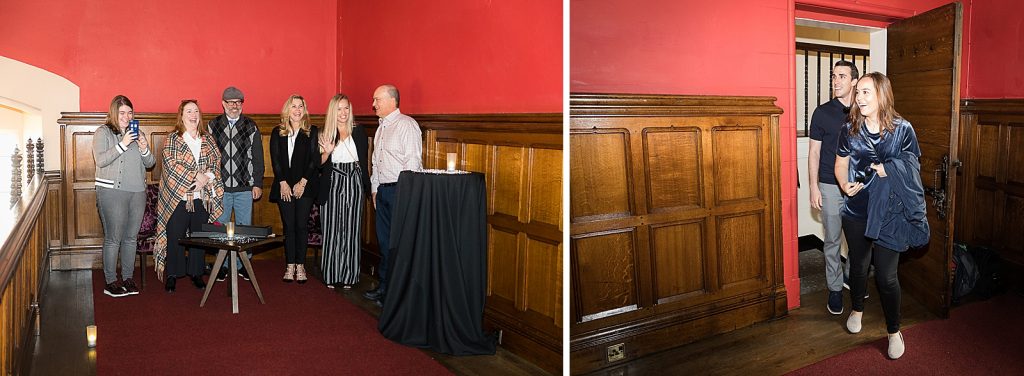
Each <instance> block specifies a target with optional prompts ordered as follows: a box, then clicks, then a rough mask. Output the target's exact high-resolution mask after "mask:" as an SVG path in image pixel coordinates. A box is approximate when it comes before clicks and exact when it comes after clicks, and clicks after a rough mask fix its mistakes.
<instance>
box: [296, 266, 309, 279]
mask: <svg viewBox="0 0 1024 376" xmlns="http://www.w3.org/2000/svg"><path fill="white" fill-rule="evenodd" d="M295 282H298V283H299V284H303V283H306V266H305V265H303V264H297V265H295Z"/></svg>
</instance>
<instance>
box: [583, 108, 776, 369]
mask: <svg viewBox="0 0 1024 376" xmlns="http://www.w3.org/2000/svg"><path fill="white" fill-rule="evenodd" d="M774 100H775V98H771V97H712V96H667V95H619V94H573V95H572V96H571V100H570V111H571V112H570V119H571V121H570V136H569V138H570V143H571V146H570V147H571V150H572V152H571V153H570V157H569V160H570V175H571V178H570V212H569V218H570V223H571V224H570V239H571V240H570V242H571V244H570V247H571V248H570V255H569V263H570V265H569V267H570V270H571V276H570V280H571V286H570V290H571V299H570V301H571V304H570V322H571V323H570V332H571V351H572V354H571V364H572V366H571V368H572V373H581V372H586V371H591V370H594V369H597V368H601V367H605V366H609V365H611V364H613V362H610V361H609V360H608V353H609V352H608V348H609V347H611V346H614V345H617V344H623V345H624V350H625V355H626V356H625V360H629V359H634V358H636V357H639V356H642V355H645V354H649V353H652V352H656V351H660V350H663V349H667V348H671V347H675V346H679V345H683V344H685V343H688V342H692V341H695V340H697V339H700V338H703V337H707V336H710V335H713V334H716V333H721V332H724V331H729V330H733V329H735V328H739V327H743V326H747V325H750V324H752V323H755V322H758V321H763V320H767V319H770V318H774V317H779V316H781V315H784V314H786V312H787V311H786V291H785V286H784V285H783V273H782V245H781V244H782V243H781V223H782V222H781V211H780V210H781V209H780V205H781V199H780V195H779V151H778V148H779V139H778V122H779V114H781V112H782V111H781V109H779V108H778V107H776V106H775V105H774Z"/></svg>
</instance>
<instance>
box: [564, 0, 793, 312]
mask: <svg viewBox="0 0 1024 376" xmlns="http://www.w3.org/2000/svg"><path fill="white" fill-rule="evenodd" d="M570 6H571V7H572V8H571V11H572V21H571V25H570V38H571V40H572V43H571V45H570V49H571V51H570V53H571V56H570V60H569V61H570V68H569V70H570V80H571V82H570V91H573V92H603V93H615V92H621V93H644V94H697V95H763V96H773V97H776V98H777V100H776V102H775V103H776V105H778V106H779V107H781V108H782V109H783V110H784V111H785V113H784V114H783V115H782V117H781V121H780V123H781V124H780V135H781V139H782V145H781V153H780V154H781V160H782V176H781V182H782V192H783V194H782V208H783V210H782V218H783V223H782V234H783V253H784V259H785V260H784V261H785V264H784V268H785V279H786V289H787V290H788V291H789V292H790V293H789V294H788V299H789V306H790V307H795V306H797V305H798V304H799V301H800V300H799V299H800V294H799V293H798V291H800V289H799V276H798V275H797V270H798V268H797V266H798V265H797V258H796V253H797V248H796V238H797V232H796V224H797V218H796V202H795V199H796V179H797V177H796V170H797V168H796V126H795V125H794V122H795V120H794V119H793V117H792V115H791V114H793V113H795V110H794V107H793V102H794V101H795V97H796V91H795V90H796V89H795V83H796V77H795V69H796V68H795V67H794V65H795V58H794V51H793V49H794V40H795V36H794V31H793V30H794V26H793V25H794V23H793V20H794V15H793V11H794V9H793V2H792V1H785V0H783V1H763V0H732V1H699V2H698V1H688V2H680V1H672V0H664V1H648V2H646V3H644V4H643V6H638V4H637V3H636V2H634V1H629V0H610V1H601V2H595V1H586V0H572V1H571V3H570Z"/></svg>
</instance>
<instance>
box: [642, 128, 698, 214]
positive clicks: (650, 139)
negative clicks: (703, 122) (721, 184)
mask: <svg viewBox="0 0 1024 376" xmlns="http://www.w3.org/2000/svg"><path fill="white" fill-rule="evenodd" d="M644 135H645V139H644V146H645V149H646V153H645V156H646V158H645V159H644V164H645V166H646V169H645V175H646V176H648V177H649V178H648V181H649V188H648V204H647V205H648V207H649V208H650V211H651V212H659V211H672V210H678V209H685V208H693V207H700V206H703V204H702V197H701V196H702V191H701V184H702V183H701V182H702V176H701V174H700V170H701V169H700V165H701V163H700V156H701V147H700V146H701V145H700V139H701V134H700V129H699V128H669V129H658V128H656V129H653V130H648V131H646V132H644Z"/></svg>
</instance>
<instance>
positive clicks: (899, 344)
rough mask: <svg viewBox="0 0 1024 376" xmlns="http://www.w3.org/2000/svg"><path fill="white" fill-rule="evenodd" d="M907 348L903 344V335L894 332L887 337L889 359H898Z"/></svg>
mask: <svg viewBox="0 0 1024 376" xmlns="http://www.w3.org/2000/svg"><path fill="white" fill-rule="evenodd" d="M906 350H907V348H906V346H905V345H904V344H903V333H901V332H896V333H895V334H890V335H889V359H893V360H895V359H899V358H900V357H901V356H903V352H904V351H906Z"/></svg>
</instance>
